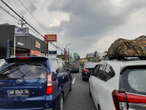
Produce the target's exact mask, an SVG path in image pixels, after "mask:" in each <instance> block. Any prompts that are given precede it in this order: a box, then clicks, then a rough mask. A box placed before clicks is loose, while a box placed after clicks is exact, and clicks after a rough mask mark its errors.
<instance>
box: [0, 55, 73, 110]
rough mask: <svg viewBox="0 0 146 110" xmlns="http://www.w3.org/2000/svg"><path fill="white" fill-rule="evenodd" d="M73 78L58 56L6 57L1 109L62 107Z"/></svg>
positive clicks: (49, 109) (60, 109) (2, 69)
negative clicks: (59, 63)
mask: <svg viewBox="0 0 146 110" xmlns="http://www.w3.org/2000/svg"><path fill="white" fill-rule="evenodd" d="M71 79H72V78H71V75H70V74H69V73H67V72H65V71H63V69H62V67H61V66H58V61H57V60H56V59H48V58H45V57H16V58H9V59H6V63H5V64H4V65H2V66H1V67H0V110H63V100H64V97H65V96H66V95H67V93H68V92H69V91H70V90H71Z"/></svg>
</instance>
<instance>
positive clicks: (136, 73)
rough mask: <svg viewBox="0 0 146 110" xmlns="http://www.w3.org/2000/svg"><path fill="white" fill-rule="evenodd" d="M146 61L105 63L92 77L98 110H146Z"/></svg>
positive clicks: (93, 92) (92, 91)
mask: <svg viewBox="0 0 146 110" xmlns="http://www.w3.org/2000/svg"><path fill="white" fill-rule="evenodd" d="M145 82H146V61H145V60H141V61H140V60H139V61H102V62H100V63H98V64H97V65H96V67H95V70H94V74H92V75H91V76H90V78H89V85H90V87H89V90H90V95H91V96H92V98H93V101H94V103H95V105H96V108H97V110H145V109H146V108H145V107H146V86H145Z"/></svg>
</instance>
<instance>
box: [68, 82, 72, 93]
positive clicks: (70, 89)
mask: <svg viewBox="0 0 146 110" xmlns="http://www.w3.org/2000/svg"><path fill="white" fill-rule="evenodd" d="M71 91H72V83H70V88H69V92H71Z"/></svg>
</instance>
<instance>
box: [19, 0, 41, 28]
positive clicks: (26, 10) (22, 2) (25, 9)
mask: <svg viewBox="0 0 146 110" xmlns="http://www.w3.org/2000/svg"><path fill="white" fill-rule="evenodd" d="M18 1H19V3H20V4H21V5H22V6H23V8H24V9H25V10H26V11H27V13H28V14H29V15H30V16H31V17H32V19H33V20H34V21H35V22H36V23H37V24H38V25H39V26H40V23H39V21H38V20H37V19H36V18H35V17H34V16H33V15H32V14H31V13H30V11H29V9H28V8H27V7H26V6H25V5H24V3H23V2H22V1H21V0H18Z"/></svg>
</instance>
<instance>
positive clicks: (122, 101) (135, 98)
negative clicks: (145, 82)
mask: <svg viewBox="0 0 146 110" xmlns="http://www.w3.org/2000/svg"><path fill="white" fill-rule="evenodd" d="M112 96H113V101H114V104H115V108H116V110H129V103H137V104H146V96H142V95H137V94H132V93H126V92H120V91H116V90H114V91H113V92H112Z"/></svg>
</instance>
